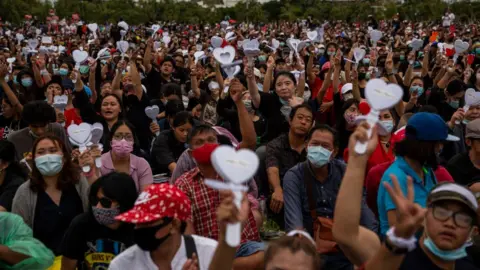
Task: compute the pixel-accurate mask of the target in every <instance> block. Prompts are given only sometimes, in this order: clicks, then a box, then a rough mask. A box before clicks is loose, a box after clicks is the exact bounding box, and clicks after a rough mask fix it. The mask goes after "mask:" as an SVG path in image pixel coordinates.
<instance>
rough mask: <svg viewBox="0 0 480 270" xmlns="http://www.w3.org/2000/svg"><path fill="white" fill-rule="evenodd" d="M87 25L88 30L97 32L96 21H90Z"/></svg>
mask: <svg viewBox="0 0 480 270" xmlns="http://www.w3.org/2000/svg"><path fill="white" fill-rule="evenodd" d="M87 27H88V30H90V31H92V32H94V33H95V32H97V30H98V24H96V23H91V24H89V25H87Z"/></svg>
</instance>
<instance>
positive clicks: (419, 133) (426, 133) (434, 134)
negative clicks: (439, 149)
mask: <svg viewBox="0 0 480 270" xmlns="http://www.w3.org/2000/svg"><path fill="white" fill-rule="evenodd" d="M405 135H406V138H411V139H416V140H420V141H459V140H460V139H459V138H458V137H457V136H453V135H449V134H448V126H447V124H446V123H445V121H443V119H442V117H440V116H439V115H438V114H434V113H428V112H419V113H416V114H414V115H413V116H412V117H411V118H410V119H409V120H408V122H407V127H406V129H405Z"/></svg>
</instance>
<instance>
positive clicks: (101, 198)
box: [92, 188, 120, 209]
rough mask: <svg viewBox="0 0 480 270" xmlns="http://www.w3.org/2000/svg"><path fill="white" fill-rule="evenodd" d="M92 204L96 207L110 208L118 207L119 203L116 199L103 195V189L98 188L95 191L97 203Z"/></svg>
mask: <svg viewBox="0 0 480 270" xmlns="http://www.w3.org/2000/svg"><path fill="white" fill-rule="evenodd" d="M92 206H95V207H97V208H103V209H110V208H117V207H120V204H119V203H118V202H117V201H115V200H112V199H110V198H108V197H107V196H105V194H103V189H101V188H100V189H99V190H98V191H97V204H96V205H92Z"/></svg>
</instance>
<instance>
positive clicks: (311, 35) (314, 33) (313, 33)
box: [307, 31, 318, 41]
mask: <svg viewBox="0 0 480 270" xmlns="http://www.w3.org/2000/svg"><path fill="white" fill-rule="evenodd" d="M317 36H318V32H317V31H310V32H307V37H308V39H309V40H311V41H314V40H315V39H316V38H317Z"/></svg>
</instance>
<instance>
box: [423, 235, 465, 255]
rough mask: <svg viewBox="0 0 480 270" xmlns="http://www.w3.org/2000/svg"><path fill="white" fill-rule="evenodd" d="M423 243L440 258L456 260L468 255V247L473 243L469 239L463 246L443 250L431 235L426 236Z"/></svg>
mask: <svg viewBox="0 0 480 270" xmlns="http://www.w3.org/2000/svg"><path fill="white" fill-rule="evenodd" d="M423 245H424V246H425V247H426V248H427V249H428V250H429V251H430V252H431V253H433V255H435V256H437V257H438V258H440V259H442V260H444V261H455V260H458V259H461V258H465V257H467V251H466V249H467V247H469V246H471V245H472V244H471V243H470V242H468V241H467V242H466V243H465V244H463V246H461V247H459V248H457V249H455V250H441V249H439V248H438V247H437V245H435V243H434V242H433V241H432V239H430V237H425V240H423Z"/></svg>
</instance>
